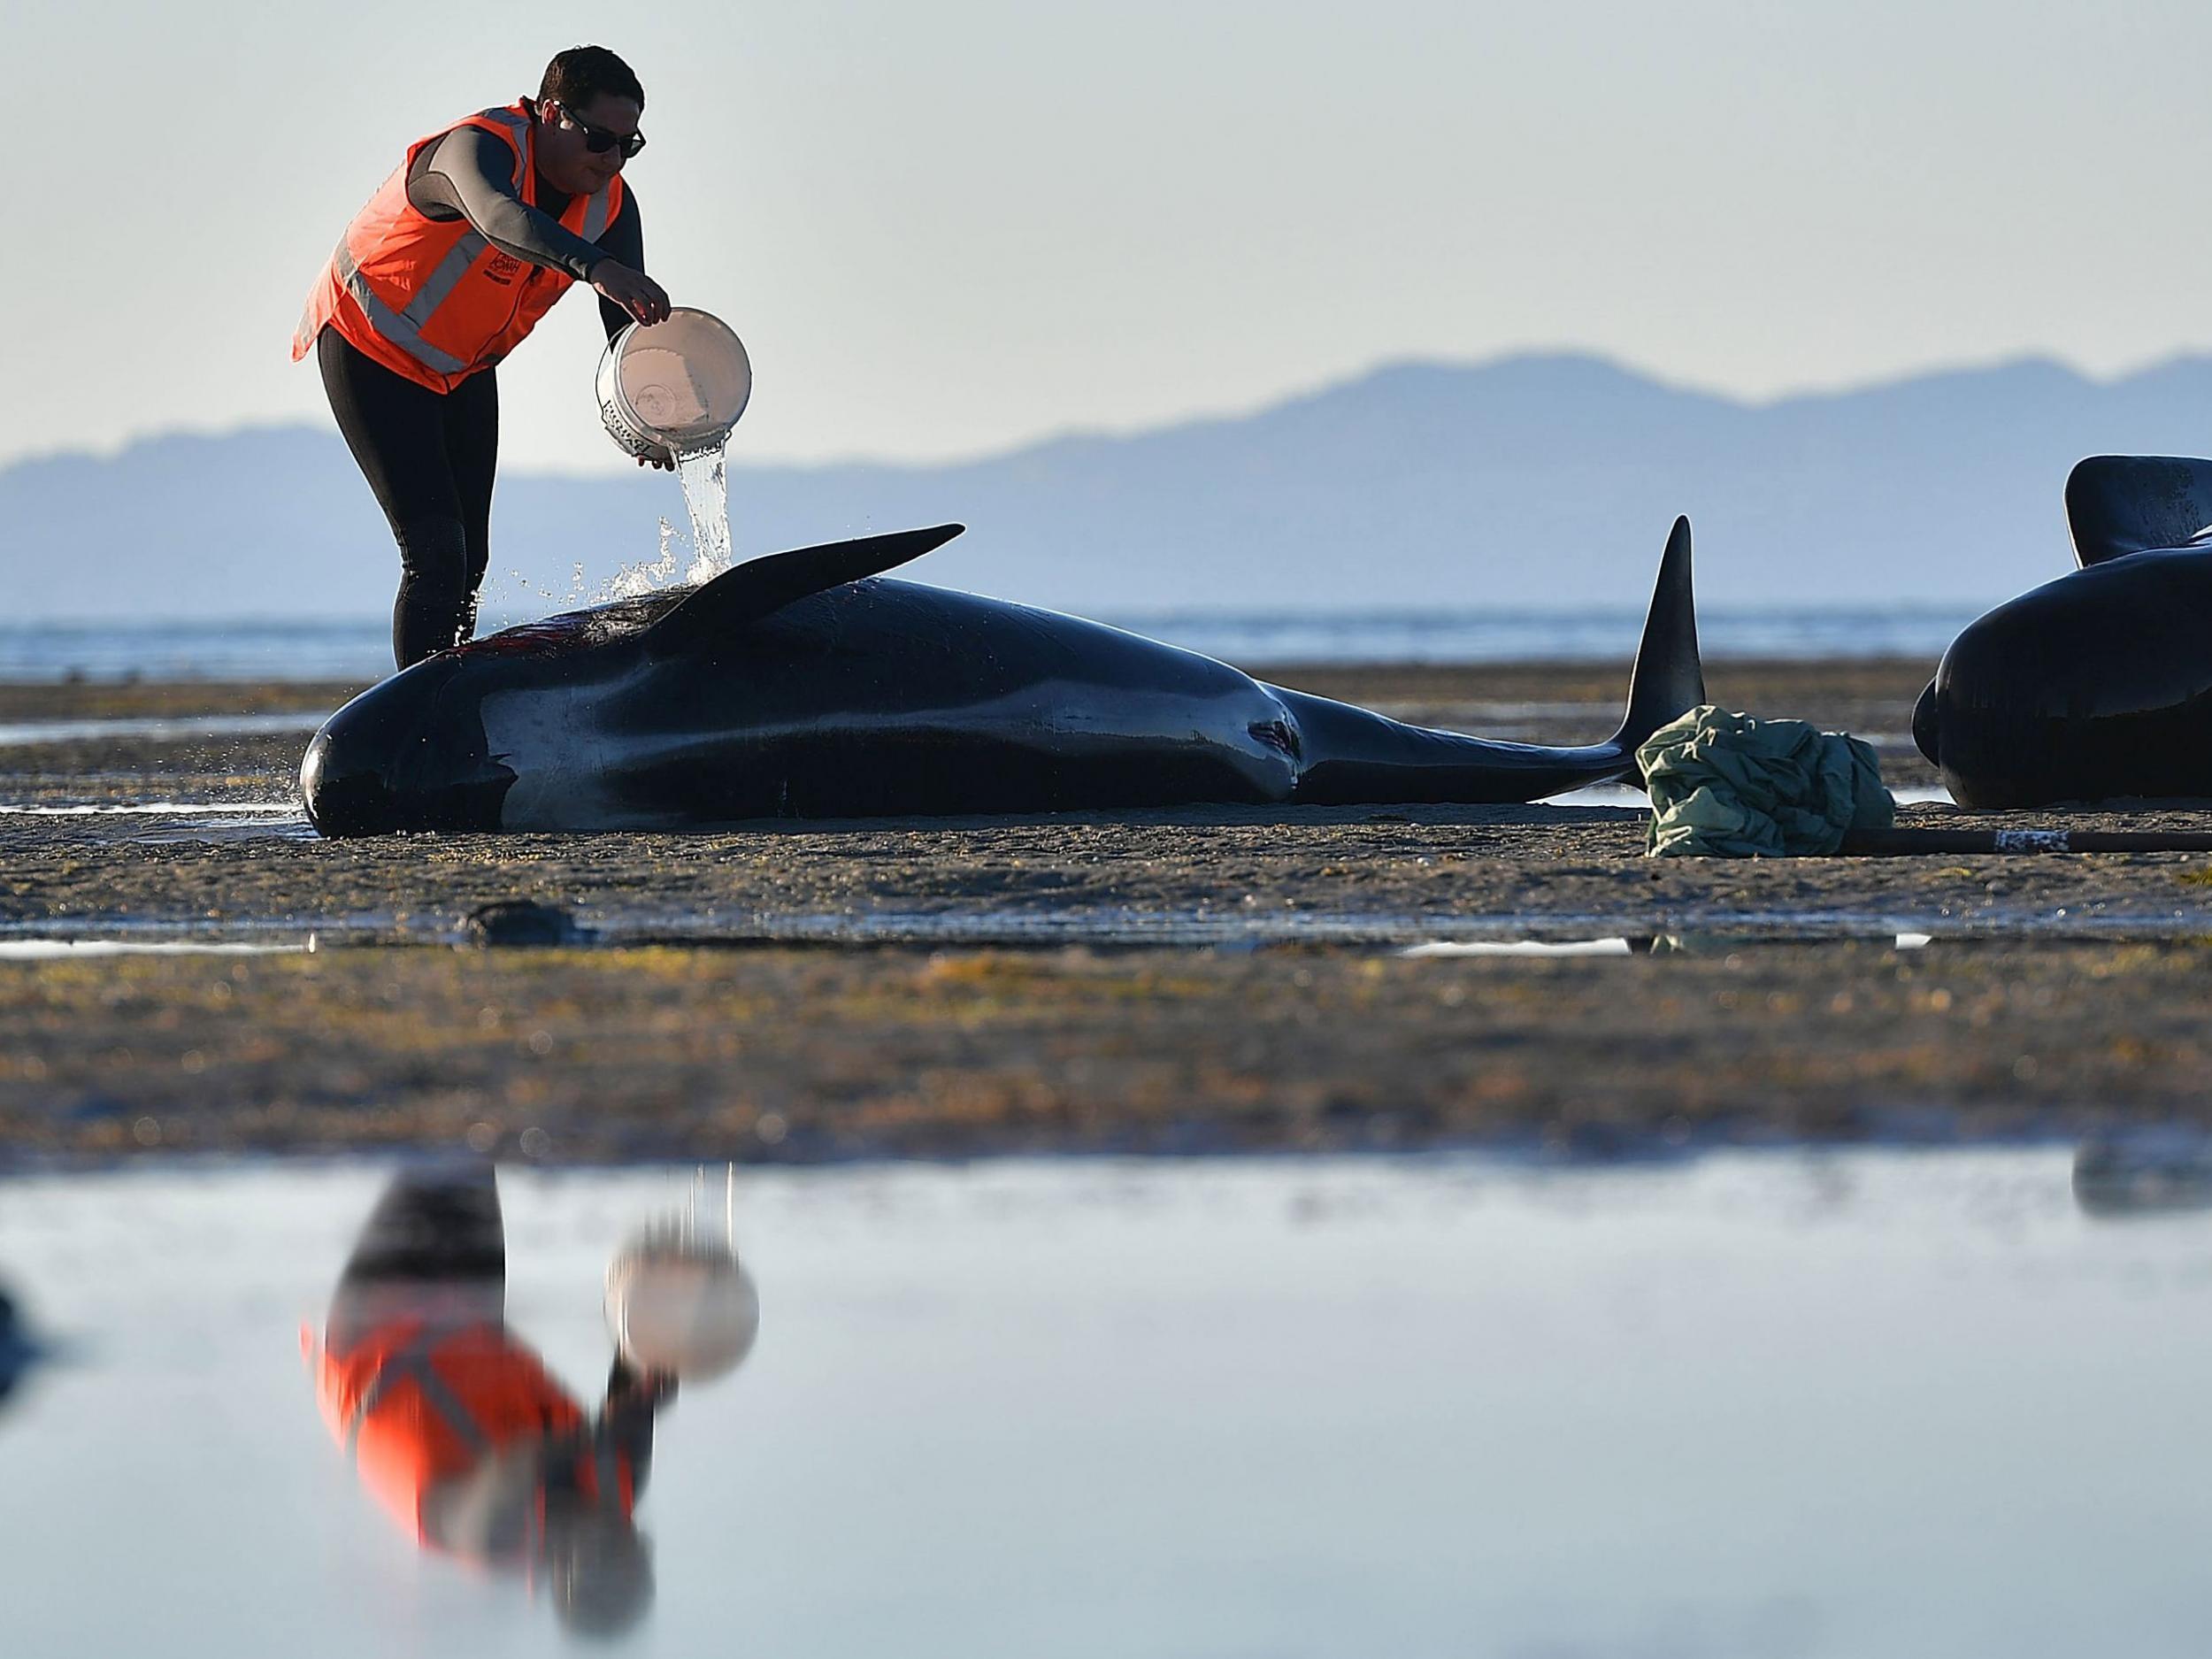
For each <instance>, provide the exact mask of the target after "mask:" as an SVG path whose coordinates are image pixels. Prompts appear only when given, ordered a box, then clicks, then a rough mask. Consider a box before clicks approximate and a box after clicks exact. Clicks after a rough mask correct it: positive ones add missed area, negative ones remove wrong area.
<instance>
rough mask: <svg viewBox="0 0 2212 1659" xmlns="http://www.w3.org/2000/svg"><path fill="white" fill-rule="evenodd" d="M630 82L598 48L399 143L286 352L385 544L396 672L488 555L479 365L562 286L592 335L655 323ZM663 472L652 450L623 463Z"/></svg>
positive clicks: (431, 645) (491, 443) (451, 618)
mask: <svg viewBox="0 0 2212 1659" xmlns="http://www.w3.org/2000/svg"><path fill="white" fill-rule="evenodd" d="M644 112H645V92H644V88H642V87H641V86H640V85H639V84H638V79H637V76H636V75H635V74H634V73H631V70H630V67H629V65H627V64H626V63H624V62H623V61H622V59H621V58H618V57H617V56H615V54H614V53H612V52H611V51H609V50H606V49H605V48H604V47H602V46H578V47H573V48H572V49H570V50H567V51H565V52H562V53H560V54H558V55H557V57H555V58H554V59H553V61H552V62H551V63H549V64H548V65H546V69H545V75H544V78H543V80H542V81H541V82H540V84H539V88H538V95H537V96H536V97H535V98H520V99H518V100H517V101H516V102H515V103H513V104H508V105H505V106H503V107H502V108H499V109H490V110H483V111H479V112H478V113H476V114H474V115H470V116H465V117H464V118H462V119H460V120H458V121H457V122H455V123H454V124H453V125H452V126H450V127H446V128H445V129H443V130H442V131H440V132H437V133H434V134H431V135H430V136H429V137H427V138H425V139H422V140H420V141H419V142H416V143H414V144H413V145H411V146H410V147H409V149H408V151H407V156H406V159H405V160H404V161H403V162H402V163H401V165H400V166H399V167H398V169H397V170H396V171H395V172H394V173H393V174H392V175H391V177H390V178H388V179H387V180H385V181H384V183H383V184H382V185H381V186H380V187H379V188H378V189H377V192H376V194H375V195H374V196H371V197H370V198H369V201H368V204H367V205H366V206H365V207H363V208H362V209H361V211H359V212H358V213H357V214H355V215H354V217H353V221H352V223H350V224H349V225H348V226H347V227H346V231H345V234H344V235H343V236H342V238H340V240H339V242H338V247H337V250H336V251H335V252H334V253H333V254H332V256H331V258H330V262H329V264H328V265H326V266H325V267H324V270H323V273H322V275H321V276H320V277H319V278H318V279H317V280H316V283H315V287H314V289H313V291H312V293H311V295H310V296H309V297H308V302H307V309H306V311H305V313H304V314H303V316H302V318H301V319H300V325H299V329H298V332H297V334H296V335H295V337H294V339H293V342H292V357H293V361H295V362H297V361H299V360H300V359H302V358H303V357H306V356H307V354H308V353H309V352H310V351H312V352H313V353H314V354H315V358H316V363H317V365H318V366H319V368H320V370H321V371H322V378H323V387H324V389H325V390H326V392H327V393H328V394H329V397H330V407H331V412H332V413H333V414H334V415H335V416H336V417H337V419H338V428H339V430H340V431H341V432H342V433H343V434H345V440H346V445H347V447H348V448H349V449H351V450H352V451H353V458H354V460H355V461H356V462H357V464H358V465H360V468H361V471H362V472H363V474H364V475H365V477H366V478H367V480H368V483H369V488H370V489H371V490H373V492H374V493H375V495H376V499H377V504H378V505H379V506H380V507H382V508H383V510H384V516H385V518H387V519H388V521H389V522H390V524H391V527H392V534H393V536H394V537H395V538H396V540H397V541H398V543H399V556H400V569H401V574H400V585H399V597H398V600H397V602H396V603H395V604H394V606H393V610H392V655H393V657H395V658H396V660H397V662H398V664H399V666H400V667H402V668H405V667H407V666H408V665H409V664H412V663H417V662H419V661H420V660H422V658H424V657H427V656H429V655H430V654H431V653H432V652H434V651H439V650H443V649H446V648H447V647H449V646H451V645H455V644H457V643H459V642H460V641H464V640H466V639H468V638H469V637H470V636H471V634H472V633H473V632H474V630H475V625H476V601H477V591H478V588H480V586H481V584H482V582H483V580H484V572H485V568H486V566H487V565H488V562H489V558H490V533H491V503H492V480H493V474H494V472H495V470H496V468H497V465H498V454H499V388H498V381H497V377H496V373H495V370H496V365H498V364H499V362H500V361H501V360H502V359H503V358H504V357H506V356H507V354H508V353H509V352H511V351H512V350H513V349H515V347H516V346H518V344H520V343H521V342H522V341H523V339H524V338H525V337H526V335H527V334H529V333H530V331H531V329H532V328H533V327H534V326H536V324H537V322H538V319H540V318H541V317H543V316H544V315H545V313H546V312H547V311H549V310H551V309H552V307H553V303H554V302H555V301H557V300H558V299H559V298H560V297H561V296H562V295H563V294H565V292H567V290H568V288H570V286H571V285H572V284H573V283H576V282H586V283H588V284H589V285H590V286H591V287H592V288H594V289H595V290H596V291H597V293H598V295H599V312H600V317H601V319H602V320H603V322H604V323H605V325H606V330H607V337H608V338H609V339H610V340H611V339H613V338H614V336H615V335H616V334H618V333H620V332H621V330H622V329H623V328H625V327H626V326H628V325H629V324H630V323H631V322H632V321H633V320H634V321H636V322H640V323H657V322H661V321H663V320H664V319H666V318H667V316H668V313H669V301H668V296H667V294H666V293H665V292H664V290H663V289H662V288H661V286H660V285H659V284H658V283H657V282H656V281H654V280H652V278H650V277H649V276H647V275H646V274H645V270H644V265H645V257H644V236H643V233H642V231H641V228H640V225H639V218H638V205H637V198H636V196H634V194H632V192H631V191H630V190H629V188H627V184H626V180H625V179H624V178H623V164H624V163H625V162H626V161H628V160H629V159H631V158H632V157H634V156H636V155H637V153H638V152H639V151H640V150H643V149H644V148H645V136H644V134H642V133H641V132H639V131H638V122H639V120H640V119H641V118H642V116H643V115H644ZM648 462H650V463H651V464H652V465H659V466H664V467H665V466H667V465H671V463H670V462H669V460H668V459H666V458H665V457H663V456H660V455H653V456H641V457H639V465H647V464H648Z"/></svg>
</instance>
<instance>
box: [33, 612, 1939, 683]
mask: <svg viewBox="0 0 2212 1659" xmlns="http://www.w3.org/2000/svg"><path fill="white" fill-rule="evenodd" d="M1975 614H1976V612H1975V611H1974V609H1973V608H1971V607H1965V606H1952V605H1891V606H1881V607H1840V606H1805V607H1801V608H1787V609H1781V608H1759V607H1746V608H1724V607H1716V608H1713V609H1709V610H1707V611H1701V613H1700V615H1699V618H1698V630H1699V638H1700V642H1701V647H1702V649H1703V651H1704V654H1705V656H1706V657H1708V658H1709V659H1712V660H1726V659H1729V658H1738V659H1742V658H1761V659H1784V660H1795V661H1816V660H1823V659H1866V658H1874V657H1926V658H1928V659H1929V661H1930V664H1931V665H1932V664H1933V663H1934V661H1935V660H1936V659H1937V658H1939V657H1941V656H1942V654H1943V651H1944V649H1945V648H1946V647H1947V646H1948V645H1949V644H1950V642H1951V641H1952V640H1953V639H1954V638H1955V637H1956V635H1957V634H1958V632H1959V630H1960V629H1961V628H1962V627H1964V626H1966V624H1967V623H1969V622H1970V621H1971V620H1973V618H1974V616H1975ZM526 619H528V618H527V617H526V615H525V614H524V613H522V612H519V611H517V612H514V613H511V614H510V613H505V612H501V613H496V614H489V615H488V616H487V617H486V618H485V627H484V632H486V633H491V632H495V631H496V630H497V629H498V628H500V627H505V626H513V625H514V624H516V623H518V622H520V621H524V620H526ZM1097 619H1098V620H1100V621H1102V622H1105V623H1108V624H1110V625H1111V626H1116V627H1121V628H1126V629H1128V630H1130V631H1131V632H1133V633H1138V634H1145V635H1147V636H1148V637H1150V638H1153V639H1156V640H1161V641H1165V642H1167V643H1169V644H1172V645H1178V646H1181V647H1183V648H1184V649H1188V650H1194V651H1199V652H1202V653H1203V654H1205V655H1206V656H1209V657H1218V658H1220V659H1221V660H1223V661H1225V662H1230V663H1236V664H1255V665H1270V664H1424V665H1434V666H1452V665H1455V664H1481V663H1504V662H1608V661H1623V662H1624V661H1626V660H1627V659H1628V658H1629V657H1632V655H1633V654H1634V651H1635V649H1636V642H1637V638H1638V634H1639V630H1640V626H1641V624H1642V620H1643V618H1642V612H1641V611H1640V610H1638V609H1635V608H1632V607H1626V606H1622V607H1613V606H1607V607H1602V608H1584V607H1562V608H1558V609H1555V610H1505V611H1497V610H1487V611H1477V610H1455V609H1438V610H1426V611H1415V610H1409V609H1379V610H1374V611H1336V612H1329V611H1313V612H1306V611H1267V610H1249V611H1244V610H1239V611H1226V610H1221V611H1216V610H1190V611H1148V612H1134V611H1131V612H1120V613H1116V614H1112V615H1108V616H1102V617H1100V618H1097ZM390 634H391V629H390V624H389V622H388V620H386V619H385V618H382V617H379V616H360V617H343V618H281V617H236V618H209V619H204V620H189V621H173V620H165V621H153V620H147V621H136V622H114V621H98V622H95V621H76V622H71V621H55V622H40V623H11V624H6V625H0V681H9V682H16V683H43V682H52V681H66V680H132V679H137V680H303V681H304V680H351V679H375V678H380V677H381V676H382V675H384V674H386V673H388V672H390V660H391V659H390Z"/></svg>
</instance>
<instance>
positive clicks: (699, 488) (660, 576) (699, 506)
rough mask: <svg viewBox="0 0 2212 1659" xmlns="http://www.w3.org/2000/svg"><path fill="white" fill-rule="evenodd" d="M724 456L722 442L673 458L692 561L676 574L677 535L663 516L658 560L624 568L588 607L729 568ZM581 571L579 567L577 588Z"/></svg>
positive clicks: (693, 582)
mask: <svg viewBox="0 0 2212 1659" xmlns="http://www.w3.org/2000/svg"><path fill="white" fill-rule="evenodd" d="M728 457H729V444H728V441H727V440H726V439H725V440H724V441H723V442H721V443H718V444H716V445H715V446H713V447H712V448H711V449H693V450H689V451H687V452H686V453H684V454H680V455H679V456H678V457H676V480H677V482H678V483H680V484H681V485H682V486H683V492H684V509H685V511H686V512H687V514H688V515H689V517H690V518H691V562H690V563H689V564H688V565H686V566H685V567H684V568H683V569H682V570H681V571H680V572H679V570H678V569H677V564H676V533H675V530H674V528H673V526H671V525H670V524H669V522H668V520H667V519H665V518H664V519H662V520H661V547H660V557H658V558H657V559H655V560H652V561H651V562H649V563H640V564H636V565H623V566H622V567H621V568H620V569H618V571H616V572H615V573H614V575H613V576H612V577H611V578H610V579H609V580H608V581H607V584H606V586H605V587H604V588H603V589H602V590H601V591H600V592H599V593H598V594H596V595H590V596H588V600H587V603H603V602H604V601H606V600H609V599H635V598H638V597H641V595H646V594H650V593H657V592H659V591H660V590H661V589H662V588H672V587H677V586H682V587H686V588H695V587H697V586H698V585H699V584H700V583H702V582H707V581H712V580H714V579H715V578H716V577H717V576H719V575H720V574H721V573H722V572H724V571H726V570H727V569H729V568H730V563H731V557H730V489H729V468H728ZM582 573H583V572H582V566H578V567H577V574H578V578H579V585H580V582H581V577H582Z"/></svg>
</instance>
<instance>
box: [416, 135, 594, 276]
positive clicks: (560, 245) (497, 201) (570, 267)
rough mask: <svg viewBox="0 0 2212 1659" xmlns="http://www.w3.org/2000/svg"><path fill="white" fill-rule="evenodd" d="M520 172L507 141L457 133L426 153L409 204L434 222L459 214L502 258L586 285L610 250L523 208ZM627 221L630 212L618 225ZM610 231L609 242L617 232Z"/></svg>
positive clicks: (492, 136) (533, 210) (549, 218)
mask: <svg viewBox="0 0 2212 1659" xmlns="http://www.w3.org/2000/svg"><path fill="white" fill-rule="evenodd" d="M516 166H517V162H516V157H515V152H514V151H513V150H510V149H509V148H508V147H507V143H506V141H505V140H504V139H502V138H500V137H498V136H497V135H496V134H492V133H488V132H486V131H485V130H484V129H483V128H482V127H455V128H454V129H453V130H452V131H451V132H449V133H448V134H446V135H445V136H444V137H443V138H442V139H440V140H439V141H438V142H436V143H435V144H434V145H433V146H431V148H430V149H428V150H425V151H424V152H423V153H422V156H421V157H420V158H419V161H418V163H417V165H416V168H415V170H414V171H413V172H412V173H410V174H409V175H408V180H407V199H408V201H410V202H411V203H412V204H414V205H415V206H416V207H417V208H419V209H420V210H421V211H424V212H426V213H431V214H433V216H434V217H439V218H443V217H446V216H448V215H449V214H450V213H454V212H457V213H459V214H460V215H461V216H462V217H463V218H464V219H467V220H468V222H469V223H470V224H471V225H472V226H474V227H475V228H476V230H477V232H478V234H480V235H481V236H482V237H483V238H484V240H485V241H487V242H490V243H491V244H492V246H493V247H495V248H497V249H498V250H500V251H501V252H503V253H510V254H512V255H513V256H514V257H516V258H518V259H523V260H527V261H528V262H529V263H530V264H532V265H548V266H550V267H551V268H553V269H554V270H557V271H565V272H567V273H569V275H571V276H572V277H574V278H576V279H577V280H579V281H582V280H586V279H587V278H588V276H589V274H590V273H591V268H592V266H594V265H596V264H598V263H599V261H600V260H602V259H604V258H607V257H611V254H612V251H613V250H612V249H611V248H609V247H602V246H600V245H598V244H596V243H594V242H586V241H585V240H584V239H583V238H582V237H581V236H579V235H577V234H575V233H574V232H573V231H572V230H569V229H568V228H566V227H565V226H563V225H562V223H561V222H560V221H559V220H558V219H555V218H554V217H553V216H552V215H551V214H549V213H544V212H541V211H539V210H538V209H536V208H534V207H530V206H528V205H526V204H525V203H524V202H523V199H522V196H521V192H520V190H519V189H518V188H517V185H516V182H515V171H516ZM625 196H627V192H625ZM624 205H625V208H627V206H628V203H627V200H625V203H624ZM439 209H443V210H445V212H444V213H440V212H438V211H437V210H439ZM625 217H628V214H627V213H624V214H622V215H618V216H617V219H616V223H617V224H619V223H620V222H621V219H623V218H625ZM607 228H608V234H610V236H611V234H612V233H613V230H614V226H612V225H611V226H609V227H607ZM624 263H628V262H627V261H625V262H624Z"/></svg>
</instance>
